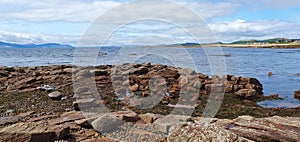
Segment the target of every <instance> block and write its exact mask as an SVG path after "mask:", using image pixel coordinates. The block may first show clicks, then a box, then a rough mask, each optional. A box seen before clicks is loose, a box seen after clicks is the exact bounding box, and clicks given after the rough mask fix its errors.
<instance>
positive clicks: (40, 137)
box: [0, 122, 70, 142]
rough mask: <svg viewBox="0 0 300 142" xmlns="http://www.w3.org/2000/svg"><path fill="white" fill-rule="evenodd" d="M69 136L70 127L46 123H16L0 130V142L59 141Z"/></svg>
mask: <svg viewBox="0 0 300 142" xmlns="http://www.w3.org/2000/svg"><path fill="white" fill-rule="evenodd" d="M69 134H70V127H68V126H63V125H49V124H48V123H47V122H27V123H16V124H13V125H11V126H7V127H4V128H2V129H1V130H0V137H1V141H31V142H35V141H38V142H48V141H55V140H61V139H64V138H66V137H67V136H68V135H69Z"/></svg>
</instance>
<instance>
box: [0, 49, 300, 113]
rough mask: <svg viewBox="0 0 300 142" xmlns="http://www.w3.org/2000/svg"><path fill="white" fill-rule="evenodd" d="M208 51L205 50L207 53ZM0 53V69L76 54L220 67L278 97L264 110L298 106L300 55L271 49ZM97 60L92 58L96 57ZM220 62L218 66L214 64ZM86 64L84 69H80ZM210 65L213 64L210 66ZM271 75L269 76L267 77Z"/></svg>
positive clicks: (100, 61) (66, 59) (103, 60)
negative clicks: (211, 52)
mask: <svg viewBox="0 0 300 142" xmlns="http://www.w3.org/2000/svg"><path fill="white" fill-rule="evenodd" d="M208 48H209V47H208ZM90 49H92V48H84V49H79V48H70V47H60V48H54V47H51V48H47V47H46V48H0V61H1V62H0V66H11V67H13V66H30V67H34V66H47V65H61V64H78V62H79V61H80V60H76V59H78V58H79V56H78V55H79V54H80V55H83V56H86V57H89V58H93V59H94V60H91V62H88V61H89V60H83V63H81V65H106V64H120V63H144V62H150V63H153V64H164V65H172V66H178V67H191V68H192V69H195V70H196V71H197V72H201V73H204V74H207V75H210V76H211V75H213V74H214V73H215V72H214V67H221V68H222V69H223V72H224V73H226V74H230V75H236V76H244V77H253V78H257V79H258V80H259V81H260V82H261V83H262V85H263V89H264V90H263V92H264V95H272V94H279V97H281V98H283V100H272V101H263V102H259V103H258V104H259V105H261V106H263V107H285V108H294V107H298V106H300V101H299V100H297V99H294V91H295V90H299V89H300V49H297V48H295V49H273V48H230V47H226V48H221V50H220V51H221V52H220V51H217V52H214V54H210V52H209V51H207V50H206V49H205V48H173V47H155V48H154V47H139V46H135V47H121V46H107V47H100V48H96V49H95V48H94V50H93V53H94V51H97V53H95V54H93V55H92V56H91V55H89V53H90V52H89V50H90ZM95 55H96V56H95ZM215 58H217V59H222V61H220V63H217V64H216V62H215V61H212V60H213V59H215ZM85 62H86V63H85ZM212 64H214V65H213V66H212ZM269 72H272V73H273V75H272V76H269V75H268V73H269Z"/></svg>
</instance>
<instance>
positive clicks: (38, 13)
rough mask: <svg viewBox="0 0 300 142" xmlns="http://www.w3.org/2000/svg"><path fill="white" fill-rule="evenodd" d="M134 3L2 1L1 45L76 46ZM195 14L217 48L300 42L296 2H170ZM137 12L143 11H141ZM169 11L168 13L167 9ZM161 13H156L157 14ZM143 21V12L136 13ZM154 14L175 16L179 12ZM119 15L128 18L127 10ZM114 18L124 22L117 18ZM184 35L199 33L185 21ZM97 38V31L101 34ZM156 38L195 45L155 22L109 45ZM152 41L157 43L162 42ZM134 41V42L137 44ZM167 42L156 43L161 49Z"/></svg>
mask: <svg viewBox="0 0 300 142" xmlns="http://www.w3.org/2000/svg"><path fill="white" fill-rule="evenodd" d="M132 1H133V0H38V1H32V0H1V1H0V17H1V19H0V41H5V42H13V43H47V42H55V43H63V44H72V45H76V44H77V43H78V42H79V40H80V39H81V37H82V35H83V34H84V33H85V31H86V30H87V29H88V27H89V26H90V25H91V23H92V22H94V21H95V20H96V18H97V17H99V16H100V17H101V14H104V13H106V12H108V11H111V10H114V9H116V8H118V6H122V5H123V4H127V3H128V2H132ZM170 1H171V2H176V4H179V5H182V6H184V7H186V8H188V9H190V10H191V11H193V12H195V13H196V14H197V15H199V17H201V18H203V21H205V24H206V26H207V27H208V28H209V29H210V30H211V31H212V32H213V33H214V35H215V36H216V39H217V40H218V41H221V42H231V41H235V40H244V39H267V38H276V37H286V38H300V15H299V13H300V1H299V0H223V1H222V0H170ZM140 7H142V8H141V9H140V10H143V6H140ZM166 9H167V8H166ZM158 11H159V12H158ZM137 13H138V14H140V16H142V15H143V14H144V13H143V12H140V11H139V12H137ZM153 13H160V14H162V15H167V13H176V15H177V17H176V18H177V19H184V18H186V17H188V16H187V15H185V14H183V13H181V11H179V10H175V11H164V9H155V8H153ZM123 14H126V10H125V11H124V13H123ZM128 15H130V14H128ZM118 18H120V19H122V18H127V16H119V17H118ZM185 22H186V23H185V27H184V28H187V29H193V28H194V29H197V28H195V27H197V26H199V24H196V23H195V22H193V21H191V22H190V23H189V22H188V20H185ZM100 32H101V31H100ZM145 35H148V36H156V37H164V38H166V39H171V40H173V41H176V42H193V39H192V38H191V37H190V36H189V35H188V34H186V33H184V32H182V29H180V28H178V27H176V26H174V25H172V24H170V23H164V22H159V21H139V22H134V23H130V24H128V25H125V26H123V27H120V29H118V30H117V31H116V32H115V33H114V34H113V35H112V36H111V38H110V39H109V42H108V43H109V44H130V43H135V42H138V40H136V39H139V37H143V36H145ZM164 38H156V39H164ZM135 40H136V41H135ZM164 41H166V40H162V41H158V43H164Z"/></svg>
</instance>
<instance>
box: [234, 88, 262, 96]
mask: <svg viewBox="0 0 300 142" xmlns="http://www.w3.org/2000/svg"><path fill="white" fill-rule="evenodd" d="M235 94H237V95H238V96H239V97H242V98H256V97H259V96H261V95H262V94H259V93H258V92H257V91H256V90H254V89H241V90H239V91H238V92H236V93H235Z"/></svg>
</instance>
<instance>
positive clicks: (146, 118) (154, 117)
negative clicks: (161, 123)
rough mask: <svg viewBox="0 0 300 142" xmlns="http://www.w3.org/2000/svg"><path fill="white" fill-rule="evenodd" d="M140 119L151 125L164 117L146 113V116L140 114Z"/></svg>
mask: <svg viewBox="0 0 300 142" xmlns="http://www.w3.org/2000/svg"><path fill="white" fill-rule="evenodd" d="M138 117H139V118H140V119H141V120H142V121H143V122H145V123H146V124H151V123H153V122H154V121H156V120H157V119H159V118H162V115H160V114H152V113H146V114H139V115H138Z"/></svg>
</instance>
